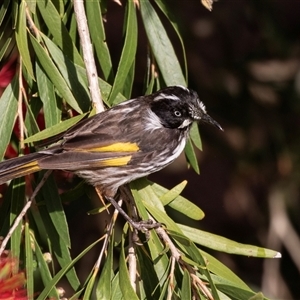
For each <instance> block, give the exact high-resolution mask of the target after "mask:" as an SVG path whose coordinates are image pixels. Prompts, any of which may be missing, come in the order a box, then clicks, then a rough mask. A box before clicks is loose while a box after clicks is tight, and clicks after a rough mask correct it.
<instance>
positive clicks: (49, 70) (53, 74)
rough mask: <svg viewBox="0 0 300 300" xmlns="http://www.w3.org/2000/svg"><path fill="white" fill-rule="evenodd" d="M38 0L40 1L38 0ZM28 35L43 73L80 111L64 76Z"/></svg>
mask: <svg viewBox="0 0 300 300" xmlns="http://www.w3.org/2000/svg"><path fill="white" fill-rule="evenodd" d="M38 2H40V1H38ZM29 36H30V41H31V44H32V46H33V49H34V51H35V53H36V55H37V58H38V61H39V63H40V64H41V66H42V67H43V69H44V71H45V73H46V74H47V76H48V77H49V79H50V80H51V81H52V83H53V84H54V86H55V87H56V88H57V90H58V91H59V93H60V94H61V96H62V97H63V98H64V99H65V100H66V101H67V103H68V104H69V105H70V106H71V107H72V108H74V109H75V110H76V111H77V112H79V113H82V109H81V108H80V107H79V105H78V103H77V101H76V99H75V98H74V96H73V94H72V92H71V90H70V88H69V87H68V86H67V84H66V82H65V80H64V78H63V77H62V76H61V74H60V72H59V71H58V70H57V68H56V66H55V64H54V63H53V61H52V60H51V59H50V57H49V56H48V54H47V53H46V51H45V50H44V49H43V48H42V46H41V45H40V44H39V43H38V41H37V40H36V39H35V37H34V36H33V35H31V34H30V35H29Z"/></svg>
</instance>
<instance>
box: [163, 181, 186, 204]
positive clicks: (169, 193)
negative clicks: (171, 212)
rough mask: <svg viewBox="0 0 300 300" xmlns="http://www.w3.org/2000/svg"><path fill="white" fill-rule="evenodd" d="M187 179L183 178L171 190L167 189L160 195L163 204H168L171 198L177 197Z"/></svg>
mask: <svg viewBox="0 0 300 300" xmlns="http://www.w3.org/2000/svg"><path fill="white" fill-rule="evenodd" d="M186 185H187V181H186V180H184V181H182V182H181V183H179V184H177V185H176V186H174V187H173V188H172V189H171V190H169V191H167V192H166V193H165V194H164V195H162V196H161V197H160V201H161V202H162V204H163V205H168V204H169V203H170V202H171V201H172V200H174V199H175V198H176V197H178V196H179V195H180V194H181V192H182V191H183V189H184V188H185V187H186Z"/></svg>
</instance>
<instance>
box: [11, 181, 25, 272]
mask: <svg viewBox="0 0 300 300" xmlns="http://www.w3.org/2000/svg"><path fill="white" fill-rule="evenodd" d="M12 184H13V189H12V195H11V207H10V226H11V225H13V224H14V222H15V220H16V218H17V217H18V216H19V214H20V212H21V211H22V209H23V207H24V200H25V182H24V178H17V179H14V180H13V182H12ZM22 226H23V224H22V222H20V223H19V225H18V226H17V227H16V229H15V230H14V232H13V233H12V235H11V238H10V248H11V255H12V257H14V258H16V259H19V257H20V250H21V234H22ZM14 271H16V270H14Z"/></svg>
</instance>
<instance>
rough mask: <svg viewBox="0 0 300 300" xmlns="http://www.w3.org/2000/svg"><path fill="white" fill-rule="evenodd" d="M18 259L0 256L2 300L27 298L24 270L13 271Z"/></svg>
mask: <svg viewBox="0 0 300 300" xmlns="http://www.w3.org/2000/svg"><path fill="white" fill-rule="evenodd" d="M17 264H18V261H17V260H16V259H13V258H11V257H0V300H4V299H5V300H27V299H28V297H27V293H26V289H25V288H24V285H25V282H26V278H25V274H24V272H18V273H16V274H14V273H13V270H14V269H15V268H16V265H17Z"/></svg>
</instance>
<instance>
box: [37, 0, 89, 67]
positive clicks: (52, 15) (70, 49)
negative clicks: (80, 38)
mask: <svg viewBox="0 0 300 300" xmlns="http://www.w3.org/2000/svg"><path fill="white" fill-rule="evenodd" d="M37 6H38V9H39V11H40V13H41V15H42V17H43V20H44V22H45V23H46V25H47V27H48V29H49V31H50V32H51V34H52V35H53V37H54V40H55V42H56V44H57V45H58V46H59V47H60V48H61V49H62V50H63V52H64V53H65V55H66V56H68V57H69V59H70V60H72V61H73V62H74V63H76V64H77V65H80V66H82V67H84V63H83V59H82V57H81V56H80V54H79V52H78V50H77V48H76V47H75V45H74V43H73V41H72V38H71V37H70V35H69V32H68V30H67V29H66V27H65V25H64V24H63V22H62V20H61V16H60V15H59V13H58V11H57V10H56V8H55V6H54V4H53V3H52V2H51V1H37Z"/></svg>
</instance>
